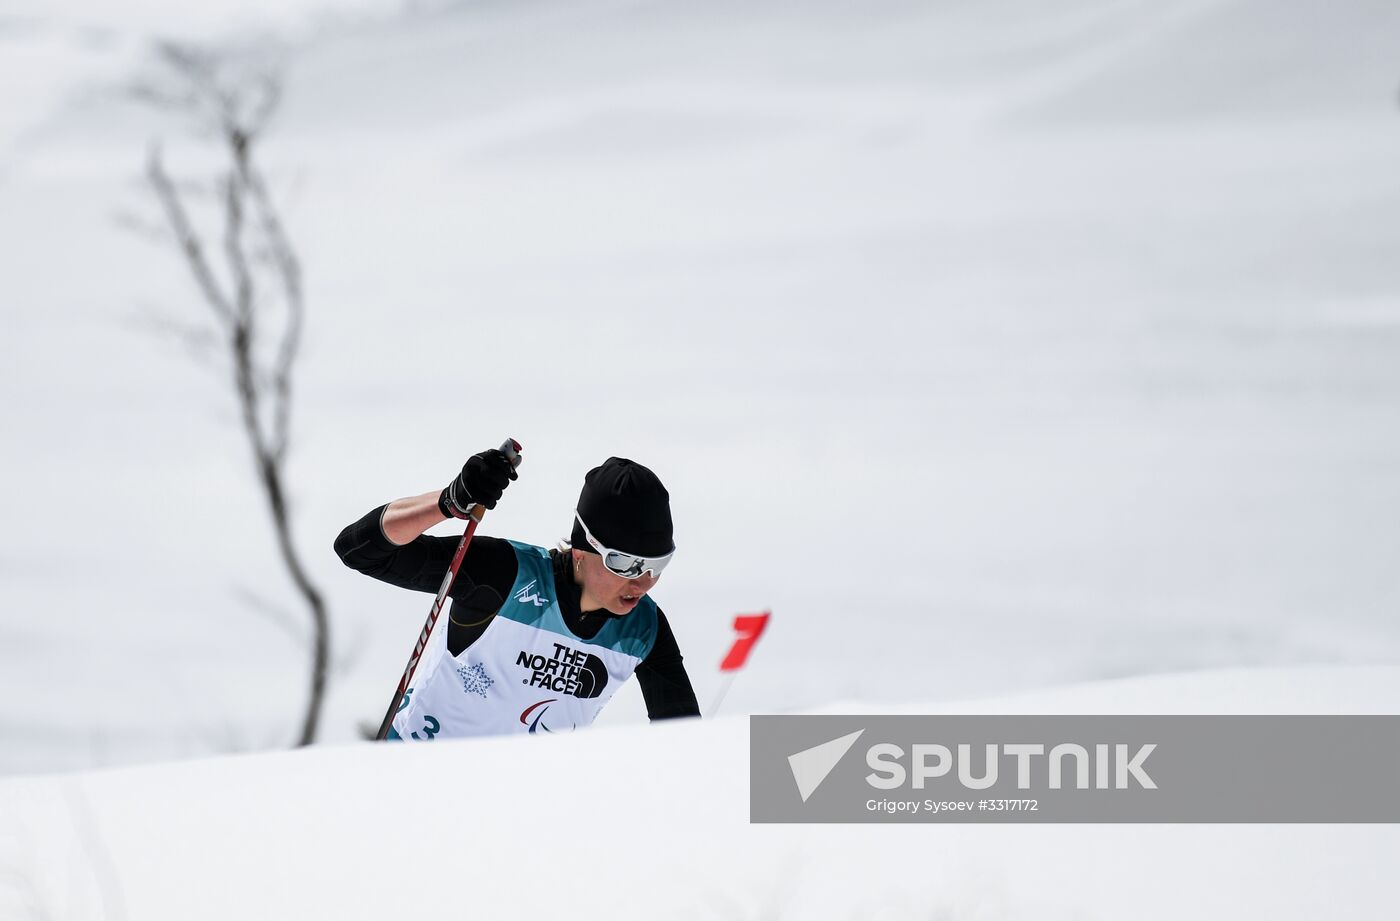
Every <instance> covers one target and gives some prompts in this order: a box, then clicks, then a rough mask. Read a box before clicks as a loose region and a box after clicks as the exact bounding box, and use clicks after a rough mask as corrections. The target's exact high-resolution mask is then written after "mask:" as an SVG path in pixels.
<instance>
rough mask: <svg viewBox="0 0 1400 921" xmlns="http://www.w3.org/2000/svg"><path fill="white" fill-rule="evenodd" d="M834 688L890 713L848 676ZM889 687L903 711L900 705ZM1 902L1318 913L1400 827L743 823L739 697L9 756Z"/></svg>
mask: <svg viewBox="0 0 1400 921" xmlns="http://www.w3.org/2000/svg"><path fill="white" fill-rule="evenodd" d="M1397 700H1400V668H1396V667H1394V666H1389V667H1380V666H1375V667H1361V666H1351V667H1293V668H1276V669H1230V670H1220V671H1213V672H1208V673H1193V674H1190V675H1164V676H1156V677H1152V678H1135V679H1124V680H1118V681H1106V682H1093V683H1087V684H1080V685H1075V686H1069V687H1064V688H1061V689H1058V690H1056V691H1055V692H1053V693H1050V694H1046V693H1042V692H1036V693H1029V694H1022V695H1013V696H1005V697H1000V698H993V699H985V700H979V701H964V702H958V703H956V704H953V705H949V704H946V703H939V702H926V703H924V704H920V705H918V706H912V705H911V706H910V707H908V708H907V709H909V710H912V711H914V712H923V713H940V712H952V713H1029V712H1042V713H1393V712H1395V705H1396V702H1397ZM825 709H826V710H827V711H829V712H843V713H855V712H875V710H874V709H872V708H870V707H868V706H866V705H863V704H859V703H855V702H846V703H837V704H832V705H831V706H829V707H827V708H825ZM883 712H889V711H888V710H885V711H883ZM0 815H4V816H5V822H4V824H3V826H0V866H3V867H4V868H5V872H4V874H3V875H2V876H0V916H3V917H5V918H16V919H19V918H27V917H33V918H73V919H86V918H102V919H116V921H120V919H127V918H131V919H136V918H141V919H148V921H157V919H163V918H170V919H186V918H192V917H197V918H201V919H207V921H214V919H224V918H227V919H246V918H343V919H359V918H363V919H382V918H386V917H389V918H429V917H443V916H446V917H541V916H547V915H549V914H550V913H551V912H554V911H567V912H568V914H569V916H570V917H573V918H599V919H619V921H621V919H632V918H636V919H654V918H658V917H661V918H769V919H789V918H791V919H797V918H801V919H828V918H830V919H848V918H880V919H889V921H900V919H915V918H941V919H948V921H960V919H980V921H1001V919H1020V918H1024V919H1033V921H1047V919H1084V921H1087V919H1117V918H1124V917H1132V918H1140V919H1163V921H1178V919H1180V918H1186V917H1189V918H1209V919H1216V918H1219V919H1241V918H1261V919H1262V918H1268V919H1271V921H1281V919H1293V918H1297V919H1308V921H1312V919H1316V918H1319V917H1329V918H1343V917H1355V918H1361V917H1378V916H1381V915H1382V914H1383V912H1381V913H1380V914H1378V911H1379V910H1380V908H1381V907H1382V906H1384V905H1388V904H1392V903H1393V901H1394V897H1395V888H1394V887H1395V882H1394V875H1393V869H1394V864H1395V857H1396V854H1397V845H1400V828H1397V827H1396V826H1393V825H1375V826H1372V825H1181V826H1175V825H1136V824H1131V825H1111V824H1105V825H1088V826H1075V825H1053V826H1030V825H999V826H974V825H900V826H894V825H878V826H877V825H868V826H866V825H783V826H777V825H750V824H749V823H748V721H747V720H746V719H742V718H736V717H728V718H721V719H717V720H713V721H705V722H699V721H693V720H686V721H678V722H674V723H668V724H661V725H657V726H650V727H647V726H628V727H614V728H610V729H597V730H594V731H590V732H580V733H574V734H571V735H568V736H551V737H535V736H526V737H509V738H498V739H474V740H462V741H443V742H437V741H435V742H433V743H423V744H406V745H401V744H379V745H376V744H373V743H358V744H353V745H338V746H324V747H320V748H314V749H308V750H301V751H296V752H279V753H272V754H258V755H245V756H237V757H227V756H225V757H221V758H214V759H208V760H197V761H189V762H184V763H174V764H164V765H154V766H141V767H130V768H117V769H107V770H101V771H91V772H82V773H73V774H64V775H49V776H36V777H24V778H9V779H5V780H0Z"/></svg>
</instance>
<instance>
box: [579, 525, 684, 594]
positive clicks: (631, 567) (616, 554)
mask: <svg viewBox="0 0 1400 921" xmlns="http://www.w3.org/2000/svg"><path fill="white" fill-rule="evenodd" d="M574 517H575V518H577V519H578V523H579V524H580V525H583V536H584V537H586V538H588V542H589V543H590V544H592V545H593V549H594V550H597V551H598V555H599V556H600V557H602V558H603V567H604V568H605V569H607V571H608V572H610V573H612V574H613V575H615V576H621V577H622V578H624V579H640V578H641V577H642V573H644V572H649V573H651V574H652V575H653V576H655V577H656V578H658V579H659V578H661V570H663V569H665V568H666V564H667V563H669V562H671V557H672V556H674V555H675V552H676V551H675V550H672V551H671V552H670V553H668V554H666V555H665V556H637V555H636V554H635V553H627V552H625V551H622V550H610V549H608V548H607V547H604V546H603V545H602V544H600V543H599V542H598V538H596V537H594V536H593V532H592V531H590V530H588V525H586V524H584V523H583V516H582V515H580V514H579V513H578V509H574Z"/></svg>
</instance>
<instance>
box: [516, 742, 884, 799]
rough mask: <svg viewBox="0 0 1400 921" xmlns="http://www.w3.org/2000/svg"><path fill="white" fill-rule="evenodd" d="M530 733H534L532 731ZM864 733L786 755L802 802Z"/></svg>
mask: <svg viewBox="0 0 1400 921" xmlns="http://www.w3.org/2000/svg"><path fill="white" fill-rule="evenodd" d="M530 731H531V732H534V730H533V729H532V730H530ZM864 732H865V730H864V729H858V730H856V731H855V732H853V733H851V734H850V735H845V736H842V737H841V738H839V739H832V740H831V741H830V742H823V743H822V744H820V745H817V746H813V747H812V748H806V749H803V750H802V751H800V752H798V753H797V754H795V755H788V767H790V768H792V779H793V780H795V781H796V782H797V792H798V793H800V794H801V795H802V802H804V803H805V802H807V798H808V797H809V796H811V795H812V794H813V793H815V792H817V787H820V786H821V785H822V781H824V780H826V778H827V775H829V774H830V773H831V772H832V770H834V769H835V767H836V765H837V764H839V763H840V761H841V759H842V758H844V757H845V756H846V752H848V751H850V750H851V746H852V745H854V744H856V739H859V738H860V737H861V734H862V733H864Z"/></svg>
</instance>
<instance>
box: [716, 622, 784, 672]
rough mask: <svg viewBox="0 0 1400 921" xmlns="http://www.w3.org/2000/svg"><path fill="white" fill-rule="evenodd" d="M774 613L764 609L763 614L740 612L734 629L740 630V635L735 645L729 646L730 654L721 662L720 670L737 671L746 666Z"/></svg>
mask: <svg viewBox="0 0 1400 921" xmlns="http://www.w3.org/2000/svg"><path fill="white" fill-rule="evenodd" d="M772 614H773V612H772V611H764V612H763V613H762V614H740V615H739V616H738V617H736V618H734V629H735V630H737V631H738V632H739V636H738V638H737V639H736V640H734V645H733V646H731V647H729V655H727V656H725V657H724V661H723V662H721V663H719V670H720V671H722V672H737V671H738V670H739V669H741V668H743V667H744V663H745V662H747V661H748V659H749V652H750V651H751V650H752V649H753V647H754V644H755V643H757V642H758V638H759V637H760V636H762V635H763V628H764V627H767V626H768V618H769V617H771V616H772Z"/></svg>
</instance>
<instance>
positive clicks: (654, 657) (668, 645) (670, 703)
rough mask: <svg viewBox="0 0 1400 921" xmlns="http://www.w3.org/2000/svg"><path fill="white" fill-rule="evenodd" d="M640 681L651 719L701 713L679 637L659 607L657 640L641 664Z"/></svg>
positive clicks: (673, 717) (665, 718) (638, 675)
mask: <svg viewBox="0 0 1400 921" xmlns="http://www.w3.org/2000/svg"><path fill="white" fill-rule="evenodd" d="M637 683H638V684H639V685H641V688H642V697H643V698H645V700H646V702H647V716H648V717H649V718H650V719H652V720H667V719H675V718H676V717H681V716H699V715H700V705H699V704H697V703H696V702H695V691H694V690H693V689H692V688H691V686H690V676H689V675H687V674H686V672H685V665H684V663H683V661H682V659H681V650H680V647H679V646H677V645H676V636H675V634H674V633H672V632H671V625H670V624H669V623H667V621H666V615H665V614H664V613H662V611H661V609H660V608H657V609H656V643H655V644H654V645H653V646H652V647H651V652H650V653H648V654H647V657H646V658H645V659H643V660H642V661H641V664H639V665H638V666H637Z"/></svg>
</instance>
